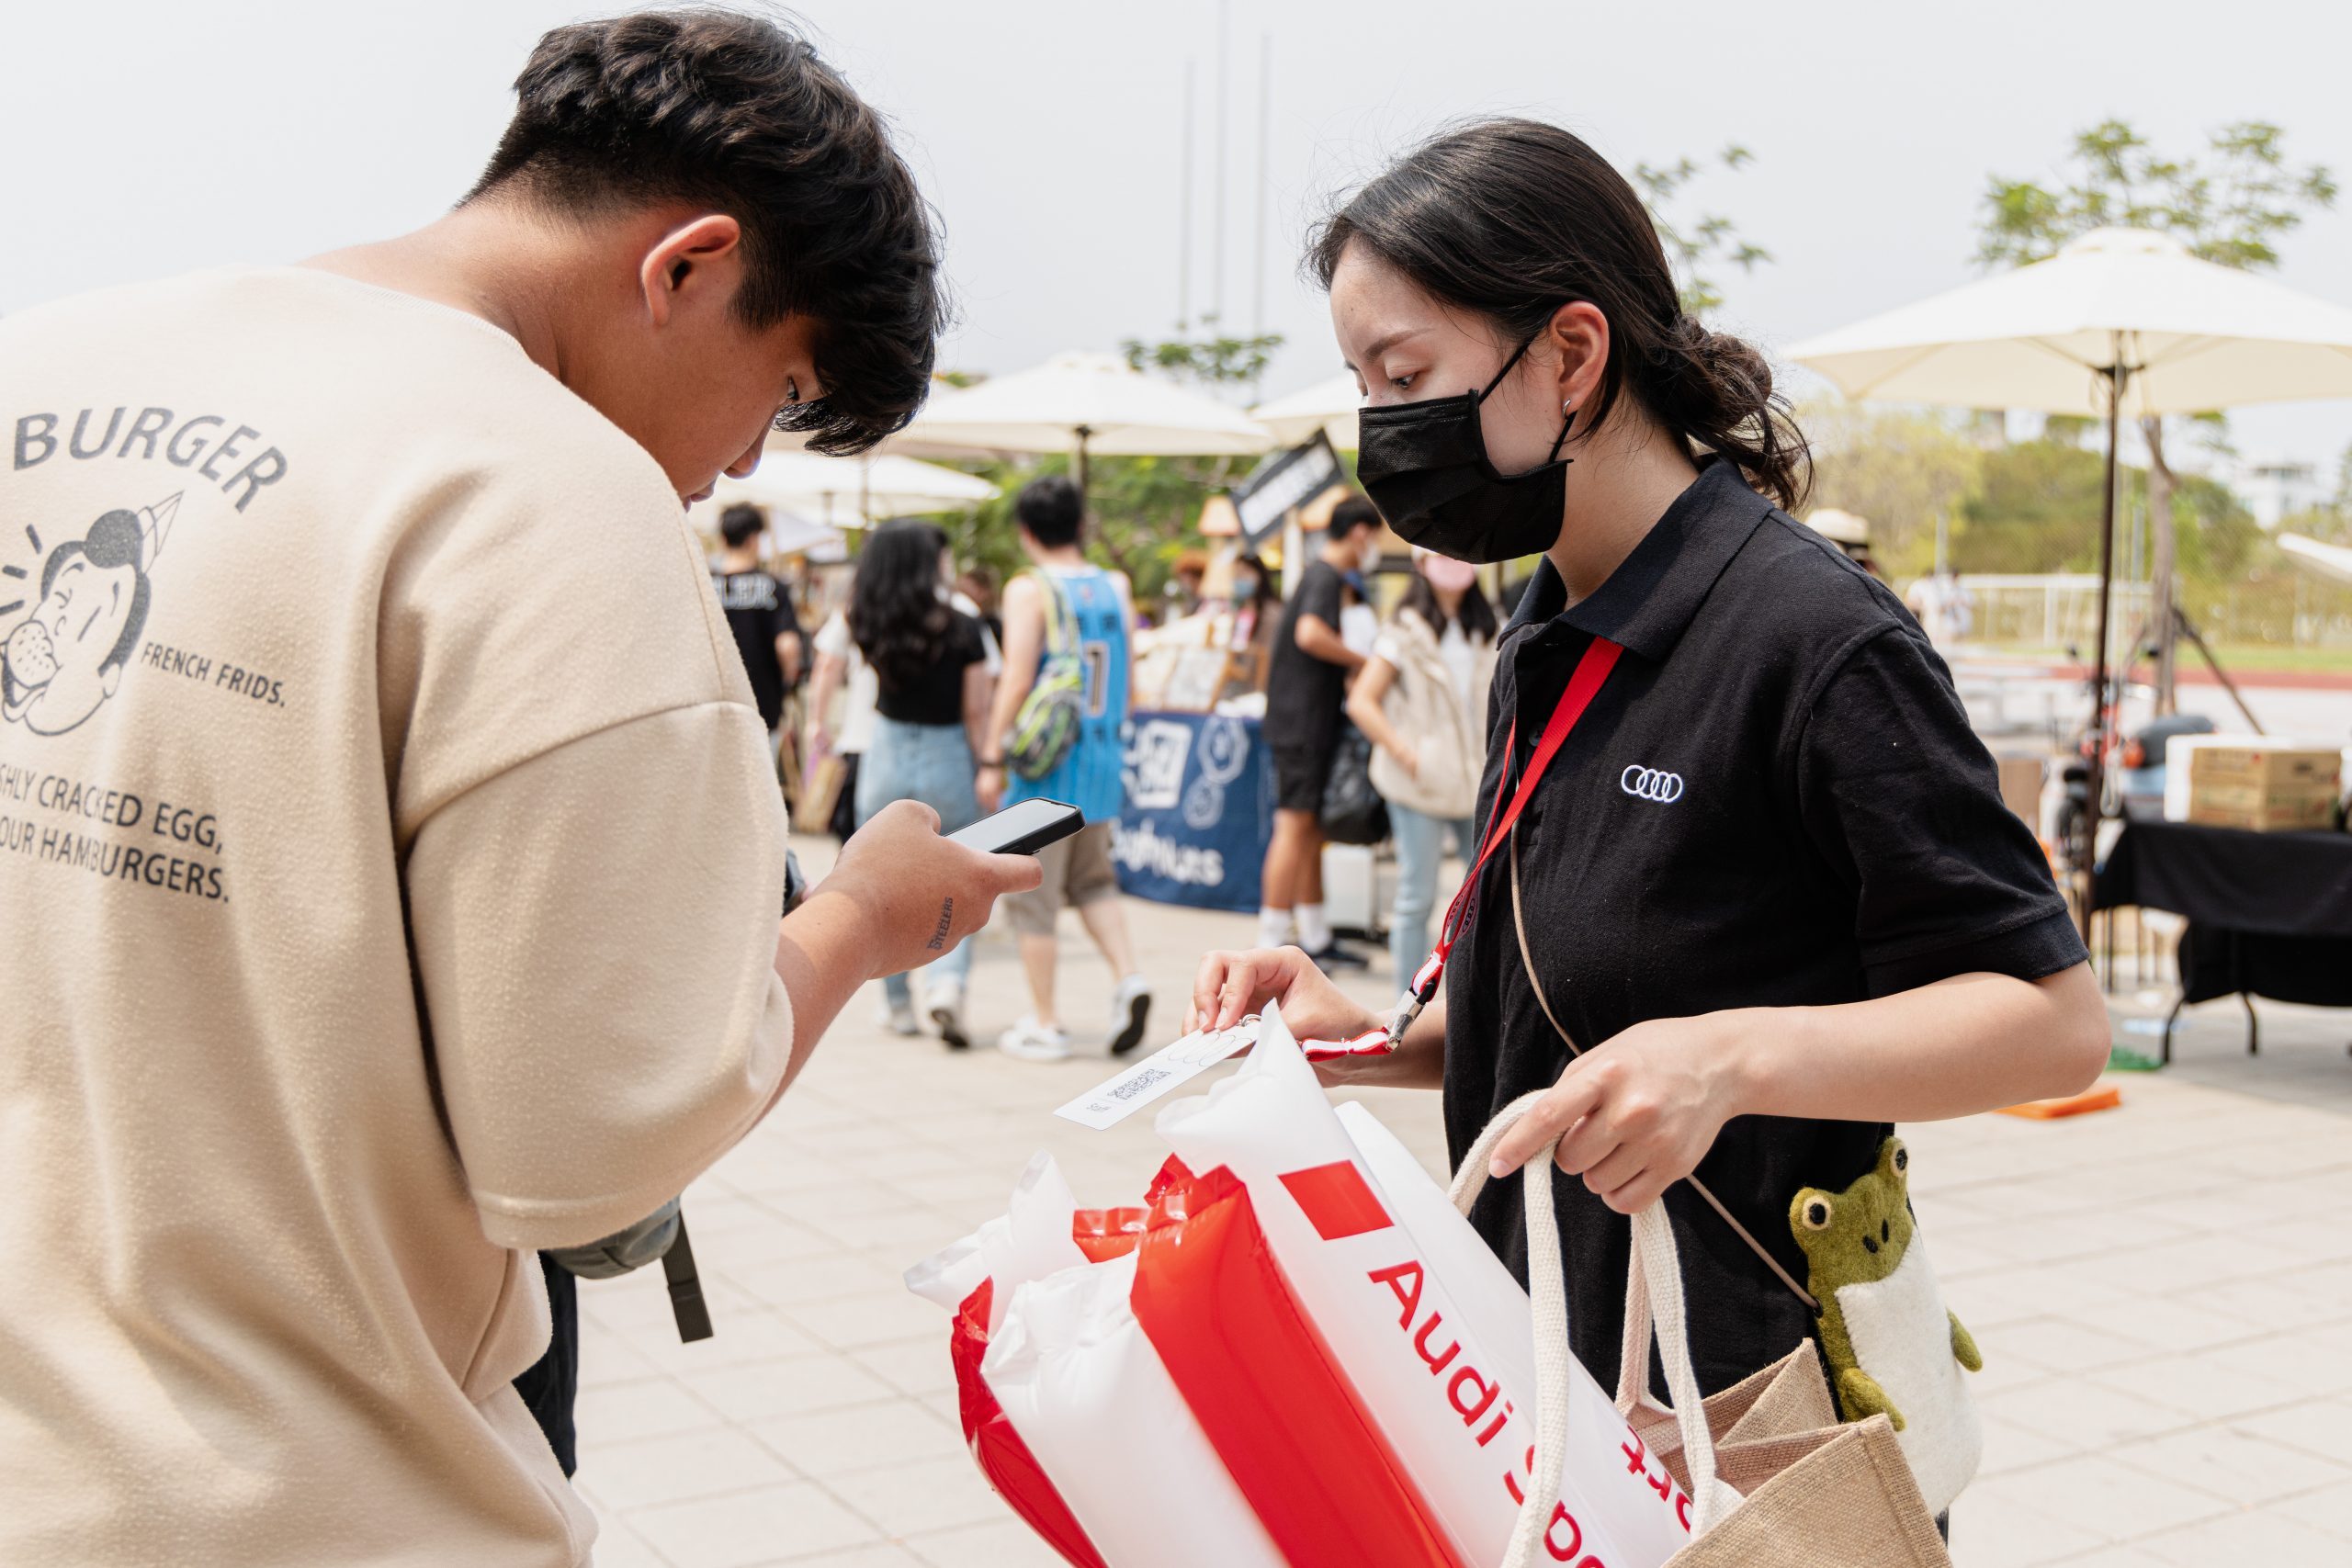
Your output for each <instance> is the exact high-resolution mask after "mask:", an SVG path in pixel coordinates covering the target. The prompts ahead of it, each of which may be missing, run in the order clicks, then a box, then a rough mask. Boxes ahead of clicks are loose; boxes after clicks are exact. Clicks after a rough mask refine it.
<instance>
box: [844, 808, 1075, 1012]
mask: <svg viewBox="0 0 2352 1568" xmlns="http://www.w3.org/2000/svg"><path fill="white" fill-rule="evenodd" d="M1043 879H1044V873H1043V872H1041V871H1040V870H1039V869H1038V866H1037V863H1036V862H1035V860H1033V859H1031V858H1030V857H1029V856H1028V855H1025V854H988V853H985V852H982V851H980V850H978V849H974V848H972V847H971V846H969V845H968V844H966V843H962V842H959V841H957V840H956V839H955V838H952V837H943V836H942V835H941V833H940V831H939V813H938V812H936V811H933V809H932V808H931V807H928V806H925V805H923V804H922V802H920V801H914V800H899V801H894V802H892V803H891V804H890V805H888V806H886V807H883V808H882V809H881V810H880V811H877V812H876V813H875V814H874V817H873V818H872V820H870V821H868V822H867V823H866V825H865V827H863V828H861V829H858V830H857V832H856V833H854V834H853V835H852V836H851V838H850V840H849V842H847V843H846V844H843V845H842V852H841V858H840V859H839V860H837V861H835V862H834V863H833V869H832V873H831V874H830V875H828V876H827V877H826V878H825V879H824V880H823V881H822V882H820V883H819V884H818V885H817V886H816V887H815V888H814V889H813V890H812V891H811V892H810V893H809V907H810V908H815V907H816V906H817V905H818V904H819V903H820V902H821V901H825V900H827V899H828V897H829V896H831V897H837V898H839V899H842V900H845V901H846V902H847V904H848V905H849V907H850V908H853V909H854V910H855V911H856V913H857V915H858V917H859V923H860V924H861V925H862V926H863V927H864V928H865V938H866V941H865V954H866V963H865V969H866V973H867V976H868V977H869V978H870V977H872V976H878V975H896V974H898V973H899V972H900V971H902V970H907V969H915V968H920V967H921V966H922V965H923V964H928V963H930V962H931V961H932V960H933V959H935V958H937V957H939V956H940V955H941V954H942V953H945V952H946V951H947V950H948V949H949V948H951V947H953V946H955V945H956V943H957V942H961V941H962V940H963V939H964V938H966V937H967V936H970V935H971V934H972V933H973V932H975V931H978V930H979V929H980V928H981V927H982V926H984V925H986V924H988V921H989V911H991V910H992V909H993V908H995V907H996V901H997V899H998V898H999V897H1001V896H1002V895H1004V894H1007V893H1024V892H1027V891H1028V890H1029V889H1030V888H1033V887H1035V886H1037V884H1038V883H1039V882H1040V881H1042V880H1043Z"/></svg>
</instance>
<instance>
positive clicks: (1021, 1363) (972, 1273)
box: [909, 1010, 1736, 1568]
mask: <svg viewBox="0 0 2352 1568" xmlns="http://www.w3.org/2000/svg"><path fill="white" fill-rule="evenodd" d="M1158 1125H1159V1131H1160V1133H1161V1134H1162V1135H1163V1136H1164V1137H1166V1138H1167V1140H1168V1142H1169V1143H1170V1145H1171V1146H1172V1147H1173V1148H1174V1149H1175V1151H1176V1156H1177V1158H1176V1159H1175V1160H1171V1161H1170V1163H1169V1166H1168V1167H1167V1168H1164V1169H1163V1170H1162V1172H1161V1174H1160V1176H1159V1179H1157V1180H1156V1181H1155V1182H1154V1184H1153V1186H1152V1189H1151V1190H1150V1192H1149V1193H1148V1194H1147V1207H1146V1209H1144V1210H1143V1211H1136V1210H1132V1209H1129V1210H1118V1211H1091V1212H1090V1211H1079V1210H1078V1209H1077V1207H1076V1203H1075V1201H1074V1200H1073V1199H1072V1198H1071V1196H1070V1194H1069V1189H1068V1187H1067V1185H1066V1184H1064V1183H1063V1182H1062V1181H1061V1179H1060V1176H1059V1173H1058V1172H1057V1170H1055V1169H1054V1168H1053V1167H1052V1164H1051V1162H1050V1161H1049V1160H1045V1159H1044V1157H1043V1156H1040V1161H1039V1162H1038V1163H1035V1164H1033V1165H1032V1167H1031V1169H1030V1172H1029V1174H1028V1175H1027V1176H1025V1177H1024V1178H1023V1183H1022V1186H1021V1188H1020V1189H1019V1190H1016V1192H1015V1194H1014V1197H1013V1201H1012V1206H1011V1209H1010V1210H1009V1212H1008V1213H1007V1214H1006V1215H1005V1217H1004V1218H1003V1219H1001V1220H995V1221H990V1222H989V1224H988V1225H986V1226H983V1227H982V1229H981V1231H980V1232H979V1233H978V1234H977V1235H975V1236H974V1237H972V1238H968V1239H967V1241H966V1242H964V1243H959V1244H958V1245H957V1247H951V1248H949V1249H948V1250H947V1251H946V1252H944V1253H942V1254H940V1255H939V1256H938V1257H937V1258H933V1259H931V1260H930V1261H928V1262H927V1263H925V1264H923V1265H920V1266H918V1268H917V1269H914V1270H910V1274H909V1283H910V1286H912V1287H913V1288H914V1289H916V1290H917V1291H918V1292H919V1293H922V1294H925V1295H928V1296H931V1297H932V1299H933V1300H939V1301H942V1302H943V1304H946V1303H955V1304H956V1306H957V1308H958V1312H959V1317H958V1325H957V1329H956V1367H957V1374H958V1385H959V1389H960V1390H961V1393H962V1402H963V1406H964V1410H965V1417H966V1419H965V1426H966V1432H967V1437H969V1438H971V1439H972V1442H973V1446H974V1451H975V1453H976V1455H977V1456H978V1458H979V1460H980V1463H981V1466H982V1469H983V1470H984V1472H987V1473H988V1474H989V1479H990V1480H991V1482H993V1483H995V1484H996V1485H997V1486H998V1488H999V1490H1000V1491H1002V1492H1003V1493H1004V1494H1005V1495H1006V1497H1007V1499H1008V1501H1009V1502H1011V1503H1012V1506H1014V1507H1015V1509H1016V1510H1017V1511H1019V1512H1020V1513H1021V1514H1022V1516H1023V1517H1024V1518H1026V1519H1027V1520H1029V1522H1030V1523H1031V1525H1032V1526H1033V1528H1035V1529H1037V1530H1038V1531H1039V1533H1040V1534H1041V1535H1042V1536H1044V1537H1045V1538H1046V1540H1048V1541H1049V1542H1051V1543H1052V1544H1053V1545H1054V1546H1055V1547H1056V1548H1057V1550H1059V1551H1061V1552H1062V1554H1063V1556H1064V1557H1065V1558H1067V1559H1068V1560H1069V1561H1070V1562H1074V1563H1080V1564H1085V1565H1088V1568H1093V1565H1096V1564H1101V1565H1103V1568H1193V1565H1194V1564H1203V1563H1217V1564H1226V1563H1237V1564H1243V1565H1246V1568H1254V1565H1258V1564H1266V1565H1269V1568H1271V1565H1272V1564H1289V1565H1290V1568H1326V1565H1329V1568H1340V1565H1342V1564H1344V1565H1346V1568H1487V1565H1488V1564H1493V1563H1498V1562H1506V1561H1510V1562H1542V1561H1547V1560H1548V1561H1552V1562H1566V1563H1569V1564H1571V1565H1573V1568H1660V1565H1661V1564H1663V1563H1664V1562H1666V1561H1667V1559H1668V1557H1670V1556H1672V1555H1673V1553H1674V1552H1675V1551H1679V1549H1680V1548H1681V1547H1682V1546H1684V1545H1686V1544H1688V1542H1689V1540H1690V1539H1691V1534H1690V1531H1691V1525H1692V1522H1693V1521H1692V1518H1691V1514H1692V1512H1693V1510H1692V1508H1691V1501H1690V1499H1689V1498H1688V1497H1687V1496H1685V1495H1682V1493H1681V1492H1680V1491H1679V1488H1676V1487H1674V1486H1673V1485H1672V1484H1671V1483H1668V1484H1666V1485H1665V1486H1664V1488H1663V1489H1661V1488H1660V1487H1659V1485H1658V1484H1657V1480H1656V1479H1655V1478H1654V1477H1651V1476H1649V1475H1646V1474H1645V1473H1643V1472H1641V1471H1640V1470H1639V1469H1638V1468H1634V1467H1629V1466H1628V1464H1627V1462H1626V1459H1625V1442H1626V1438H1627V1435H1628V1432H1629V1430H1630V1428H1629V1427H1627V1426H1626V1424H1625V1422H1624V1421H1623V1418H1622V1417H1621V1416H1619V1415H1618V1414H1617V1411H1616V1409H1615V1406H1614V1405H1613V1404H1612V1403H1611V1400H1610V1398H1609V1396H1608V1395H1607V1394H1606V1393H1603V1392H1602V1391H1601V1389H1600V1386H1599V1385H1598V1384H1597V1383H1595V1382H1593V1380H1592V1378H1591V1377H1590V1376H1589V1374H1588V1373H1587V1372H1586V1371H1585V1370H1584V1369H1583V1368H1582V1367H1581V1366H1579V1365H1577V1364H1576V1362H1575V1359H1574V1358H1573V1357H1572V1356H1569V1355H1567V1354H1566V1349H1565V1324H1564V1323H1563V1324H1562V1325H1560V1326H1559V1328H1558V1330H1557V1331H1556V1332H1555V1333H1553V1334H1550V1335H1548V1336H1546V1337H1545V1343H1546V1345H1547V1346H1549V1347H1551V1348H1550V1349H1549V1350H1548V1351H1547V1353H1546V1359H1544V1361H1543V1363H1542V1365H1541V1366H1539V1357H1538V1351H1537V1345H1536V1336H1535V1334H1534V1331H1533V1315H1532V1309H1531V1307H1530V1303H1529V1301H1528V1297H1527V1293H1526V1292H1525V1291H1523V1290H1522V1289H1521V1287H1520V1286H1519V1284H1518V1283H1517V1282H1516V1281H1515V1280H1513V1279H1512V1278H1511V1277H1510V1273H1509V1271H1508V1270H1506V1269H1504V1268H1503V1266H1502V1265H1501V1263H1500V1262H1499V1261H1498V1259H1497V1258H1495V1257H1494V1255H1493V1253H1492V1252H1491V1251H1489V1250H1488V1249H1487V1247H1486V1245H1485V1244H1484V1242H1483V1241H1482V1240H1481V1239H1480V1238H1479V1237H1478V1236H1477V1235H1476V1232H1474V1231H1473V1230H1472V1229H1471V1227H1470V1225H1469V1224H1468V1222H1467V1221H1466V1220H1464V1218H1463V1217H1462V1216H1461V1214H1460V1213H1457V1212H1456V1210H1455V1208H1454V1206H1453V1201H1452V1200H1450V1199H1449V1197H1448V1195H1447V1194H1446V1193H1445V1192H1444V1191H1443V1190H1442V1189H1440V1188H1439V1186H1438V1185H1437V1184H1436V1183H1435V1182H1434V1181H1433V1180H1432V1179H1430V1176H1429V1175H1428V1174H1427V1172H1425V1171H1424V1170H1423V1169H1422V1168H1420V1167H1419V1163H1418V1162H1417V1161H1415V1160H1414V1158H1413V1157H1412V1156H1411V1155H1410V1154H1409V1153H1408V1151H1407V1150H1406V1149H1405V1147H1404V1145H1401V1144H1400V1143H1398V1142H1397V1139H1396V1138H1395V1137H1394V1136H1393V1135H1391V1134H1389V1133H1388V1132H1387V1130H1386V1129H1385V1128H1384V1127H1382V1126H1381V1125H1380V1124H1379V1122H1377V1121H1376V1120H1375V1119H1374V1117H1373V1116H1372V1115H1371V1113H1370V1112H1369V1111H1364V1110H1363V1108H1361V1107H1358V1106H1349V1107H1344V1108H1342V1109H1341V1110H1340V1111H1336V1112H1335V1111H1334V1110H1333V1109H1332V1107H1331V1105H1330V1103H1329V1100H1327V1099H1326V1098H1325V1096H1324V1093H1323V1090H1322V1089H1321V1087H1320V1085H1319V1084H1318V1083H1317V1080H1316V1077H1315V1075H1314V1069H1313V1068H1312V1067H1311V1066H1309V1065H1308V1062H1307V1060H1306V1057H1305V1055H1302V1054H1301V1052H1300V1049H1299V1047H1298V1046H1297V1044H1296V1043H1295V1042H1294V1041H1293V1040H1292V1038H1291V1036H1290V1034H1289V1032H1287V1031H1286V1030H1285V1029H1283V1025H1282V1022H1281V1019H1280V1016H1279V1014H1278V1013H1277V1012H1274V1011H1272V1010H1269V1012H1268V1014H1267V1016H1266V1018H1265V1020H1264V1021H1262V1023H1261V1028H1260V1031H1259V1039H1258V1042H1257V1044H1256V1047H1255V1050H1254V1051H1253V1053H1252V1055H1250V1057H1249V1058H1248V1060H1247V1061H1246V1062H1245V1063H1244V1065H1243V1066H1242V1068H1241V1070H1240V1071H1239V1072H1238V1074H1237V1075H1235V1076H1234V1077H1231V1078H1229V1079H1227V1081H1225V1082H1224V1083H1221V1084H1219V1085H1218V1086H1217V1087H1216V1089H1214V1090H1213V1091H1212V1092H1211V1093H1210V1094H1209V1095H1208V1096H1206V1097H1204V1098H1195V1099H1190V1100H1179V1101H1176V1102H1174V1103H1172V1104H1170V1105H1169V1106H1168V1107H1166V1108H1165V1109H1164V1110H1163V1111H1161V1112H1160V1115H1159V1123H1158ZM1194 1172H1199V1173H1200V1174H1198V1175H1194V1174H1193V1173H1194ZM1547 1207H1548V1206H1547ZM1554 1266H1555V1268H1556V1263H1555V1265H1554ZM983 1276H986V1278H985V1279H983ZM1560 1314H1561V1315H1562V1316H1563V1317H1564V1316H1565V1308H1564V1306H1563V1307H1562V1308H1561V1309H1560ZM983 1340H984V1343H985V1348H984V1350H981V1351H980V1353H978V1354H977V1355H976V1354H974V1350H975V1347H976V1342H979V1341H983ZM1539 1382H1545V1386H1544V1388H1543V1389H1542V1390H1540V1391H1539ZM1543 1399H1548V1400H1549V1401H1550V1407H1551V1409H1552V1410H1553V1412H1554V1416H1553V1418H1552V1421H1551V1422H1550V1424H1548V1425H1547V1426H1546V1427H1545V1428H1544V1432H1545V1435H1544V1439H1543V1441H1542V1442H1541V1443H1539V1436H1538V1426H1539V1423H1538V1421H1537V1419H1536V1411H1537V1409H1538V1405H1539V1403H1540V1401H1541V1400H1543ZM976 1413H977V1416H976ZM992 1423H993V1425H992ZM1539 1447H1541V1448H1542V1449H1543V1450H1544V1452H1543V1454H1542V1456H1541V1457H1540V1458H1539V1455H1538V1450H1539ZM1555 1456H1556V1457H1555ZM1539 1466H1542V1467H1544V1468H1545V1469H1548V1471H1549V1472H1550V1473H1552V1474H1554V1475H1556V1476H1557V1477H1558V1481H1559V1485H1558V1488H1557V1491H1556V1497H1557V1499H1558V1501H1557V1504H1556V1506H1555V1507H1554V1508H1553V1509H1552V1511H1551V1513H1550V1515H1549V1517H1548V1518H1541V1517H1539V1514H1538V1507H1537V1506H1523V1505H1524V1499H1525V1496H1526V1494H1527V1492H1528V1490H1529V1487H1528V1484H1527V1477H1528V1476H1529V1474H1530V1473H1531V1472H1533V1471H1534V1470H1535V1469H1536V1468H1537V1467H1539ZM1710 1479H1712V1478H1710ZM1535 1490H1537V1491H1539V1492H1540V1491H1542V1490H1543V1489H1542V1488H1536V1489H1535ZM1711 1495H1712V1494H1711ZM1544 1500H1545V1501H1549V1499H1548V1498H1546V1499H1544ZM1732 1501H1736V1499H1732ZM1718 1502H1719V1504H1720V1502H1721V1499H1720V1498H1719V1499H1718ZM1522 1515H1524V1516H1525V1517H1523V1518H1522Z"/></svg>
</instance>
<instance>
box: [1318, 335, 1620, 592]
mask: <svg viewBox="0 0 2352 1568" xmlns="http://www.w3.org/2000/svg"><path fill="white" fill-rule="evenodd" d="M1534 342H1535V339H1534V338H1532V337H1531V338H1529V339H1528V340H1527V342H1526V343H1522V344H1520V345H1519V347H1518V348H1517V349H1516V350H1514V351H1513V352H1512V354H1511V356H1510V358H1509V359H1507V360H1505V361H1504V362H1503V367H1502V368H1501V369H1500V370H1498V371H1496V372H1495V378H1494V379H1493V380H1491V381H1489V382H1487V387H1486V390H1484V391H1480V392H1464V393H1463V394H1462V395H1461V396H1459V397H1454V398H1430V399H1428V400H1424V401H1422V402H1418V403H1400V404H1397V406H1395V407H1392V408H1378V409H1374V408H1368V409H1364V410H1363V411H1362V412H1359V413H1358V414H1357V415H1356V428H1357V432H1358V434H1357V436H1356V478H1357V479H1358V480H1359V481H1360V482H1361V483H1362V484H1363V488H1364V493H1365V494H1367V495H1369V496H1371V497H1372V501H1373V504H1374V505H1375V506H1377V507H1379V508H1380V514H1381V516H1383V517H1385V518H1386V519H1387V521H1388V525H1389V527H1391V528H1393V529H1395V530H1396V531H1397V536H1398V537H1400V538H1402V539H1404V540H1405V541H1406V542H1407V543H1408V544H1413V545H1419V547H1421V548H1423V549H1426V550H1434V551H1436V552H1437V553H1438V554H1439V555H1442V556H1451V557H1453V558H1454V559H1455V560H1461V561H1475V562H1481V563H1483V562H1486V561H1499V560H1517V559H1518V558H1520V557H1521V556H1532V555H1537V554H1540V553H1541V552H1543V551H1544V550H1548V549H1550V548H1551V547H1552V544H1553V541H1555V540H1556V539H1557V538H1558V537H1559V536H1560V516H1561V511H1562V508H1563V506H1564V504H1565V502H1566V488H1565V487H1566V480H1567V468H1568V464H1569V463H1570V462H1573V461H1574V460H1575V459H1573V458H1564V457H1561V456H1560V447H1561V446H1562V445H1563V444H1564V443H1565V442H1566V440H1567V438H1568V429H1569V427H1570V426H1571V425H1573V424H1575V423H1576V415H1575V413H1574V412H1570V413H1568V414H1567V416H1566V418H1565V419H1563V420H1562V421H1561V422H1560V438H1559V440H1557V441H1555V442H1553V443H1552V450H1551V453H1550V455H1549V456H1548V457H1545V458H1544V462H1543V464H1542V466H1541V467H1538V468H1530V469H1529V470H1528V471H1527V472H1525V473H1523V474H1498V473H1497V472H1495V466H1494V464H1492V463H1490V462H1488V461H1487V436H1486V432H1485V431H1484V430H1483V429H1482V428H1481V427H1480V426H1479V423H1478V406H1479V405H1480V404H1481V403H1483V402H1485V401H1486V400H1487V398H1489V397H1491V396H1492V395H1493V394H1494V390H1495V389H1496V388H1497V387H1499V386H1501V385H1502V384H1503V378H1504V377H1506V376H1508V375H1510V373H1511V367H1513V366H1516V365H1517V364H1518V363H1519V360H1520V356H1521V355H1523V354H1525V353H1526V352H1527V351H1528V348H1529V347H1530V346H1531V345H1532V344H1533V343H1534Z"/></svg>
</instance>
